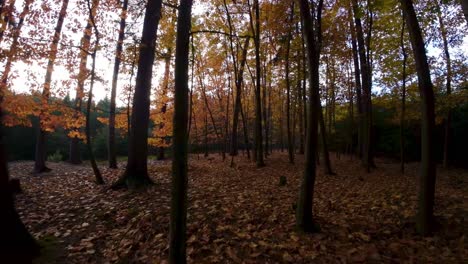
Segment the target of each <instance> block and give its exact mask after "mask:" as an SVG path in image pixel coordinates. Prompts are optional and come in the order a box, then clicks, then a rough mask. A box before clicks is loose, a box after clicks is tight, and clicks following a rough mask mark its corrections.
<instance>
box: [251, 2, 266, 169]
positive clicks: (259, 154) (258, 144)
mask: <svg viewBox="0 0 468 264" xmlns="http://www.w3.org/2000/svg"><path fill="white" fill-rule="evenodd" d="M258 2H259V0H254V4H253V5H254V6H253V8H254V12H255V28H254V22H253V18H252V13H251V12H249V14H250V25H251V28H252V32H253V34H254V43H255V83H256V85H255V161H256V163H257V167H263V166H265V162H264V160H263V138H262V134H263V133H262V100H261V74H262V73H261V62H260V5H259V3H258Z"/></svg>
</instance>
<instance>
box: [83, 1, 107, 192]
mask: <svg viewBox="0 0 468 264" xmlns="http://www.w3.org/2000/svg"><path fill="white" fill-rule="evenodd" d="M89 2H90V0H87V4H88V9H89V20H88V21H90V22H91V25H92V26H93V27H94V35H95V36H96V43H95V44H94V50H93V53H92V54H91V58H92V66H91V84H90V86H89V92H88V104H87V106H86V146H87V147H88V154H89V161H90V163H91V168H93V172H94V176H95V177H96V183H97V184H104V179H103V178H102V175H101V172H100V171H99V168H98V166H97V164H96V159H95V158H94V153H93V143H92V141H91V125H90V119H91V118H90V117H91V105H92V102H93V88H94V80H95V78H96V72H95V69H96V53H97V50H98V48H99V32H98V29H97V26H96V22H95V20H94V16H95V12H96V8H97V5H98V3H99V2H98V0H95V1H93V7H91V4H90V3H89Z"/></svg>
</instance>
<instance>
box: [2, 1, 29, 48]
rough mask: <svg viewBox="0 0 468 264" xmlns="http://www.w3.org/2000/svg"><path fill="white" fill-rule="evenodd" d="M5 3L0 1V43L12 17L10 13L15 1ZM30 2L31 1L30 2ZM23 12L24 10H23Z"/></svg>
mask: <svg viewBox="0 0 468 264" xmlns="http://www.w3.org/2000/svg"><path fill="white" fill-rule="evenodd" d="M5 2H6V1H3V0H2V1H1V5H0V14H3V19H1V21H0V43H1V42H2V40H3V34H4V33H5V30H6V29H7V27H8V24H9V23H10V17H11V16H12V12H13V11H14V8H15V3H16V1H15V0H10V1H9V3H5ZM30 2H31V1H30ZM23 10H24V9H23Z"/></svg>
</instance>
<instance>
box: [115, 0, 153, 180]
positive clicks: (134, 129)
mask: <svg viewBox="0 0 468 264" xmlns="http://www.w3.org/2000/svg"><path fill="white" fill-rule="evenodd" d="M161 5H162V1H161V0H148V3H147V5H146V11H145V19H144V23H143V33H142V37H141V44H140V55H139V60H138V70H137V76H136V85H135V95H134V96H133V108H132V117H131V130H130V135H129V140H128V144H129V146H128V162H127V167H126V168H125V172H124V173H123V175H122V176H121V177H120V179H119V180H118V181H117V182H116V183H115V184H114V185H113V187H114V188H119V187H124V186H126V187H130V188H135V187H138V186H143V185H148V184H151V183H152V181H151V179H150V178H149V176H148V126H149V110H150V109H149V108H150V92H151V79H152V74H153V62H154V55H155V46H156V43H155V42H156V33H157V31H158V25H159V19H160V18H161Z"/></svg>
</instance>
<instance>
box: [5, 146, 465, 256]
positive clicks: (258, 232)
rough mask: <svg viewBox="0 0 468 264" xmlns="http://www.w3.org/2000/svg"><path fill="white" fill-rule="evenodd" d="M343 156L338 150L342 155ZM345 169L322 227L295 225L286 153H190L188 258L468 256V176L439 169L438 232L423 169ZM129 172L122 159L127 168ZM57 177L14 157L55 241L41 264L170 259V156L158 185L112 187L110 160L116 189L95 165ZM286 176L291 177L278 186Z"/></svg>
mask: <svg viewBox="0 0 468 264" xmlns="http://www.w3.org/2000/svg"><path fill="white" fill-rule="evenodd" d="M333 156H334V155H333ZM332 161H333V164H334V165H335V171H336V172H337V175H334V176H327V175H324V174H323V172H322V171H320V173H319V177H318V179H317V181H318V182H317V184H316V191H315V201H314V205H315V215H316V216H317V221H318V223H319V224H320V226H321V229H322V231H321V232H320V233H318V234H313V235H300V234H298V233H296V232H295V231H294V227H295V215H294V214H295V210H294V209H293V207H294V206H295V201H296V198H297V195H298V188H299V183H300V182H299V179H300V177H301V172H302V170H303V168H304V165H303V157H302V156H298V157H297V161H296V164H295V165H290V164H289V163H288V162H287V154H286V153H284V154H283V153H274V154H273V155H272V156H270V157H269V158H268V159H267V164H268V166H267V167H264V168H257V167H256V166H255V164H254V163H251V162H248V161H247V160H245V159H244V158H242V157H240V158H237V160H236V167H235V168H230V167H229V161H228V160H226V161H225V162H224V163H223V162H222V160H221V157H220V156H218V155H211V156H210V159H209V160H208V159H205V158H203V157H202V156H200V159H197V156H196V155H193V156H191V160H190V166H189V210H188V244H187V253H188V260H189V262H191V263H216V262H218V263H219V262H223V263H226V262H228V263H242V262H243V263H311V261H314V262H317V263H337V262H338V263H340V262H341V263H345V262H364V261H366V262H375V263H382V262H383V263H390V262H435V263H442V262H444V263H448V262H450V263H463V262H465V263H466V261H467V260H468V249H467V247H466V245H465V239H466V236H467V234H468V218H467V215H468V204H467V201H468V199H467V197H466V196H467V193H466V190H468V184H467V179H468V172H467V171H466V170H465V171H463V170H456V169H452V170H442V169H441V170H439V171H438V177H439V179H438V182H437V190H436V205H435V213H436V216H437V219H438V222H439V230H438V231H437V232H436V233H435V235H434V236H432V237H426V238H423V237H420V236H417V235H416V234H415V232H414V231H413V230H414V228H413V224H412V216H413V215H414V213H415V208H416V194H417V191H416V179H417V178H416V175H417V171H418V164H416V163H412V164H409V165H408V169H407V174H406V175H404V176H402V175H400V174H399V173H398V171H399V164H398V163H397V162H391V161H389V160H384V159H377V161H376V164H377V165H378V169H376V170H375V171H373V172H372V173H370V174H366V173H365V172H364V170H363V169H362V168H361V167H360V166H359V162H358V161H357V160H356V159H350V157H349V156H341V159H337V158H336V157H334V159H333V160H332ZM119 165H120V167H123V166H124V164H123V163H122V164H119ZM50 166H51V168H52V169H53V171H52V172H50V173H47V174H44V175H43V176H41V177H34V176H32V175H30V171H31V169H32V162H14V163H10V171H11V174H12V177H13V178H15V177H16V178H20V179H21V183H22V185H23V189H24V193H23V194H20V195H18V196H17V208H18V211H19V213H20V215H21V218H22V220H23V221H24V223H25V224H26V225H27V226H28V228H29V229H30V230H31V232H32V234H33V235H34V236H35V237H36V238H38V240H39V241H41V244H42V245H44V246H45V250H46V254H44V255H43V256H42V257H41V259H39V260H37V262H38V263H63V262H64V261H65V259H66V262H67V263H87V262H91V263H128V262H131V263H135V262H136V263H160V262H163V261H165V260H166V259H167V253H168V232H169V230H168V229H169V206H170V161H164V162H159V161H151V162H150V174H151V177H152V179H153V180H154V182H155V183H156V184H155V185H154V186H152V187H150V188H148V189H145V190H140V191H124V190H120V191H112V190H109V189H108V186H109V184H110V182H112V181H115V180H116V179H117V176H118V175H119V173H121V172H122V171H121V170H110V169H105V168H104V167H102V170H103V172H104V175H103V176H104V179H105V180H106V186H104V187H102V186H98V185H96V184H94V182H93V180H94V177H93V174H92V171H91V169H90V168H88V167H86V166H87V164H86V166H73V165H68V164H65V163H50ZM280 176H285V177H286V178H287V184H286V185H285V186H280V184H279V178H280Z"/></svg>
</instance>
